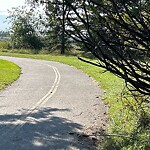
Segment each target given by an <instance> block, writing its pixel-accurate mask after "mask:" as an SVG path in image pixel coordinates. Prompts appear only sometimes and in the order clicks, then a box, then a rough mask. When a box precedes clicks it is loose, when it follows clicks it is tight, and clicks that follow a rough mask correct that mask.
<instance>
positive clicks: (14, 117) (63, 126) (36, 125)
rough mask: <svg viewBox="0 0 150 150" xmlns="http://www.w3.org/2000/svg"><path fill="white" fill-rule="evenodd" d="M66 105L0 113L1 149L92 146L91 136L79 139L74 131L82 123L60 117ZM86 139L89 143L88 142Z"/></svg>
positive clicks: (47, 148) (18, 149)
mask: <svg viewBox="0 0 150 150" xmlns="http://www.w3.org/2000/svg"><path fill="white" fill-rule="evenodd" d="M68 111H70V110H69V109H57V108H50V107H48V108H41V109H38V110H34V111H33V112H30V111H29V110H20V114H6V115H0V141H1V142H0V149H2V150H41V149H42V150H49V149H52V150H53V149H54V150H55V149H56V150H57V149H58V150H59V149H61V150H67V149H69V150H70V149H85V150H86V149H87V150H88V149H92V150H94V149H95V148H94V147H92V145H89V144H91V143H92V141H91V139H90V138H88V137H87V139H86V140H82V141H81V140H79V138H78V137H77V136H76V135H75V134H71V133H74V132H77V131H79V130H81V129H82V128H83V127H82V125H80V124H78V123H75V122H72V121H71V120H68V119H67V118H63V117H59V115H56V113H57V114H59V113H62V112H63V113H65V112H68ZM87 142H88V143H87Z"/></svg>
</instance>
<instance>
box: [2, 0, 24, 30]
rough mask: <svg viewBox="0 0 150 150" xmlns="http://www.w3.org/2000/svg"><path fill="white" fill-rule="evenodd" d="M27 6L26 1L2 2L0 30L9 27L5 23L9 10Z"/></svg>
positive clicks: (11, 0)
mask: <svg viewBox="0 0 150 150" xmlns="http://www.w3.org/2000/svg"><path fill="white" fill-rule="evenodd" d="M24 4H25V0H0V30H6V28H8V27H9V25H8V23H7V22H5V23H4V21H5V20H6V17H7V16H8V12H7V10H11V8H12V7H18V6H22V5H24Z"/></svg>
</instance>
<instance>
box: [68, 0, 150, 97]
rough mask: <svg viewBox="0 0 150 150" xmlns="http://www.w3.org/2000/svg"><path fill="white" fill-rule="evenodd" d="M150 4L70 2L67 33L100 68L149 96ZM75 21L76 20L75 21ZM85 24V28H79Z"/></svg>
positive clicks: (87, 0)
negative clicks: (97, 61) (92, 57)
mask: <svg viewBox="0 0 150 150" xmlns="http://www.w3.org/2000/svg"><path fill="white" fill-rule="evenodd" d="M147 3H148V1H143V0H141V1H140V0H137V1H130V0H128V1H122V0H119V1H116V0H112V1H97V0H83V1H77V0H74V3H72V2H70V1H69V0H66V1H65V4H66V5H67V6H68V7H69V9H70V12H68V13H67V18H66V19H67V21H68V24H67V26H68V27H70V32H68V31H67V33H68V34H69V35H70V36H71V37H72V38H74V39H75V40H76V41H79V42H82V43H83V44H84V45H85V47H86V48H87V49H88V51H90V52H91V53H92V54H93V55H94V56H95V57H96V58H98V59H99V63H98V64H96V65H97V66H100V67H103V68H105V69H107V70H108V71H110V72H112V73H114V74H115V75H117V76H119V77H121V78H123V79H124V80H125V81H126V83H127V84H128V85H130V86H132V87H133V88H134V90H137V91H138V92H139V93H141V94H143V95H147V96H150V64H149V56H150V34H149V33H150V25H149V21H150V20H149V19H150V13H149V12H150V11H149V7H148V6H149V5H148V4H147ZM74 18H77V20H76V21H74ZM77 23H78V24H80V26H81V25H82V27H83V29H82V30H81V29H80V26H78V25H77Z"/></svg>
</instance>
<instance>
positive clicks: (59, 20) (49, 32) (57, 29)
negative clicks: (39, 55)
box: [28, 0, 70, 54]
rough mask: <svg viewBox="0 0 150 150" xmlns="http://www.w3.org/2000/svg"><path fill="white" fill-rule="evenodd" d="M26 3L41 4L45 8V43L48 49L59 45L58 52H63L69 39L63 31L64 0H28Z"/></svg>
mask: <svg viewBox="0 0 150 150" xmlns="http://www.w3.org/2000/svg"><path fill="white" fill-rule="evenodd" d="M28 3H29V4H31V5H32V6H34V7H35V8H36V7H37V6H38V5H40V4H42V5H43V6H44V8H45V14H46V22H45V27H46V30H45V31H46V32H45V36H46V41H47V42H46V45H48V47H49V48H50V49H53V48H55V47H56V48H57V47H60V53H61V54H64V53H65V49H67V48H68V47H70V40H69V37H68V35H67V34H66V33H65V30H67V29H66V23H65V16H66V12H67V7H66V5H65V4H64V0H49V1H47V0H28Z"/></svg>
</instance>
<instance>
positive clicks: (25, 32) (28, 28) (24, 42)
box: [8, 6, 42, 50]
mask: <svg viewBox="0 0 150 150" xmlns="http://www.w3.org/2000/svg"><path fill="white" fill-rule="evenodd" d="M8 19H9V20H10V22H11V27H10V35H11V42H12V47H13V48H19V49H20V48H29V49H35V50H39V49H40V48H41V47H42V43H41V41H40V37H39V33H38V19H37V16H36V15H35V14H34V13H33V12H32V11H30V10H28V9H26V7H24V6H22V7H16V8H13V9H12V10H10V11H9V16H8Z"/></svg>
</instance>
